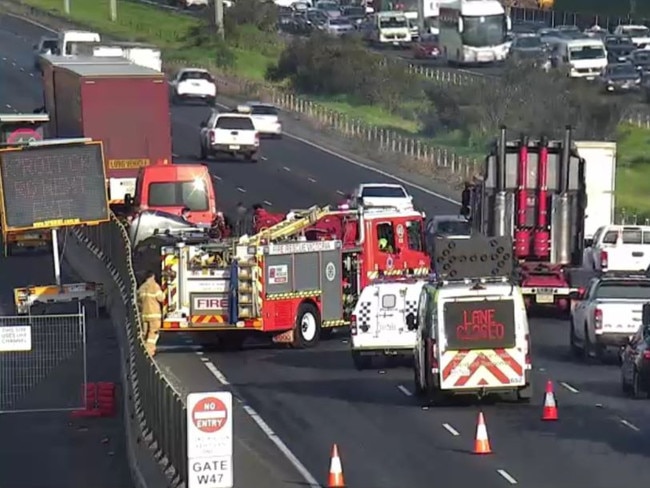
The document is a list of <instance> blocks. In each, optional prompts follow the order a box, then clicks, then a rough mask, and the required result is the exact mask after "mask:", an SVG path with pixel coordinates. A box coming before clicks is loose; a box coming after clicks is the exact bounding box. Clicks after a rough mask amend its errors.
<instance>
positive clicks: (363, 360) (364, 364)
mask: <svg viewBox="0 0 650 488" xmlns="http://www.w3.org/2000/svg"><path fill="white" fill-rule="evenodd" d="M352 363H354V367H355V368H356V369H357V370H358V371H363V370H364V369H370V367H371V366H372V356H367V355H363V354H361V353H360V352H359V351H352Z"/></svg>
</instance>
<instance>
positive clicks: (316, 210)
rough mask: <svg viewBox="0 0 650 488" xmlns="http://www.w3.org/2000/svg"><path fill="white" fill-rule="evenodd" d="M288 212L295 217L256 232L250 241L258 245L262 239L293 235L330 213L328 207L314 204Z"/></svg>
mask: <svg viewBox="0 0 650 488" xmlns="http://www.w3.org/2000/svg"><path fill="white" fill-rule="evenodd" d="M289 213H293V214H294V215H295V217H294V218H291V219H289V218H287V219H285V220H283V221H282V222H278V223H277V224H275V225H272V226H271V227H269V228H268V229H264V230H263V231H260V232H258V233H257V235H255V236H253V237H252V238H251V243H254V244H256V245H260V244H261V243H262V241H266V242H271V241H276V240H279V239H283V238H287V237H290V236H293V235H295V234H297V233H298V232H301V231H302V230H304V229H306V228H307V227H309V226H311V225H314V224H315V223H316V222H318V221H319V220H320V219H322V218H323V217H325V216H326V215H327V214H328V213H330V207H329V206H325V207H319V206H318V205H314V206H313V207H310V208H308V209H307V210H292V211H291V212H289Z"/></svg>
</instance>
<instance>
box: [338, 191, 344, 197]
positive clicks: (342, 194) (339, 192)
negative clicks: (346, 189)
mask: <svg viewBox="0 0 650 488" xmlns="http://www.w3.org/2000/svg"><path fill="white" fill-rule="evenodd" d="M336 194H337V195H341V196H342V197H344V196H345V193H343V192H342V191H341V190H336Z"/></svg>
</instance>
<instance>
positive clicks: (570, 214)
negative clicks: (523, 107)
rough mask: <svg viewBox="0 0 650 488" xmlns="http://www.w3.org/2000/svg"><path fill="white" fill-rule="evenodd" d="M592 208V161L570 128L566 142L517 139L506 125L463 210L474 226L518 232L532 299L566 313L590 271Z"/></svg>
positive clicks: (524, 282) (518, 255)
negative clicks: (588, 177)
mask: <svg viewBox="0 0 650 488" xmlns="http://www.w3.org/2000/svg"><path fill="white" fill-rule="evenodd" d="M586 208H587V192H586V185H585V161H584V159H582V158H581V157H580V156H579V155H578V152H577V149H576V146H575V144H574V143H573V141H572V139H571V129H570V128H567V129H566V132H565V136H564V139H563V140H562V141H549V140H547V139H544V138H541V139H538V140H532V139H529V138H528V137H525V136H522V137H521V138H520V139H519V140H514V141H509V140H507V138H506V129H505V128H502V130H501V134H500V137H499V140H498V141H497V143H496V144H495V146H494V148H493V150H492V151H491V152H490V153H489V155H488V156H487V158H486V159H485V165H484V168H483V174H482V175H481V178H478V179H477V181H475V182H473V183H471V184H468V185H467V187H466V188H465V190H464V191H463V196H462V212H463V214H465V215H466V216H467V217H468V218H469V219H470V220H471V222H472V225H473V227H474V229H476V230H477V231H478V232H481V233H483V234H486V235H488V236H508V237H512V239H513V241H514V258H515V260H516V261H517V263H518V265H517V270H518V284H519V286H520V287H521V292H522V294H523V295H524V300H525V303H526V305H527V306H529V307H530V306H532V305H535V304H537V305H542V306H555V307H556V308H557V309H559V310H560V311H562V312H568V311H569V307H570V299H569V295H570V294H571V293H572V292H574V291H577V290H578V288H579V286H580V285H582V284H583V283H582V281H583V280H584V278H585V276H584V273H583V272H582V270H581V264H582V254H583V251H584V246H585V228H584V226H585V213H586Z"/></svg>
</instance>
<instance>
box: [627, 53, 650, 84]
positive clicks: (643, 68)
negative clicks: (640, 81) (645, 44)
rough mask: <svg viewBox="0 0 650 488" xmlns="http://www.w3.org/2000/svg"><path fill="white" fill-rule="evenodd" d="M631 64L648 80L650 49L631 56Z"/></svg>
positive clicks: (649, 73)
mask: <svg viewBox="0 0 650 488" xmlns="http://www.w3.org/2000/svg"><path fill="white" fill-rule="evenodd" d="M630 62H631V63H632V64H633V65H634V66H635V67H636V69H637V71H638V72H639V73H641V77H642V78H644V79H646V78H647V77H648V76H649V75H650V49H637V50H636V51H633V52H632V53H631V54H630Z"/></svg>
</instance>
